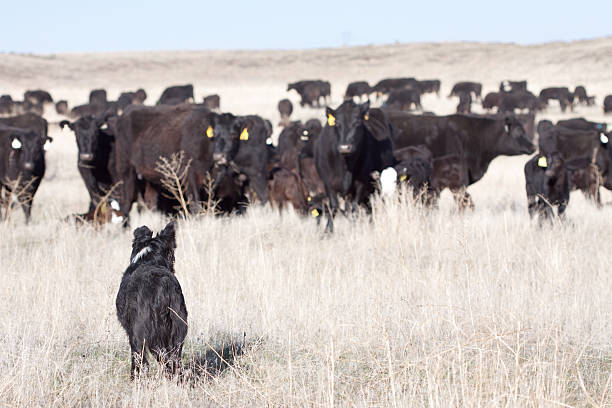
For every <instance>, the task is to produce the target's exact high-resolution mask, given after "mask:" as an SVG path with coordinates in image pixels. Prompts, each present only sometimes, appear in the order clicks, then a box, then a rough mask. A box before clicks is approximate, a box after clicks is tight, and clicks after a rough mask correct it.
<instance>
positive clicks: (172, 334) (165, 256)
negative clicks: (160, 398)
mask: <svg viewBox="0 0 612 408" xmlns="http://www.w3.org/2000/svg"><path fill="white" fill-rule="evenodd" d="M175 248H176V237H175V227H174V222H170V223H169V224H168V225H167V226H166V227H165V228H164V229H163V230H162V231H161V232H160V233H159V234H157V236H156V237H155V238H153V231H151V230H150V229H149V228H147V227H146V226H143V227H140V228H137V229H136V230H135V231H134V241H133V243H132V255H131V256H130V266H129V267H128V268H127V269H126V271H125V273H124V274H123V278H122V280H121V286H120V287H119V293H117V300H116V306H117V317H118V318H119V322H120V323H121V326H123V328H124V329H125V331H126V332H127V334H128V337H129V340H130V349H131V355H132V368H131V376H132V379H134V373H135V371H138V370H139V366H138V364H137V359H140V358H142V364H143V365H146V364H147V359H146V354H145V352H146V350H149V351H150V352H151V353H152V354H153V355H154V356H155V358H156V359H157V361H159V362H160V363H164V364H165V368H166V370H167V371H168V373H170V374H176V373H177V372H178V373H180V371H181V370H182V363H181V353H182V350H183V341H184V340H185V337H186V336H187V309H186V307H185V299H184V298H183V292H182V290H181V285H180V284H179V282H178V280H177V279H176V276H175V275H174V250H175Z"/></svg>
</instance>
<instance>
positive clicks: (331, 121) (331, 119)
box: [325, 106, 336, 126]
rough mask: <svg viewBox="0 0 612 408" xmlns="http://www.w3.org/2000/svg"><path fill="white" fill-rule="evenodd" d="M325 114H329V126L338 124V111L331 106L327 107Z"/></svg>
mask: <svg viewBox="0 0 612 408" xmlns="http://www.w3.org/2000/svg"><path fill="white" fill-rule="evenodd" d="M325 116H327V124H328V125H329V126H336V111H335V110H333V109H332V108H330V107H329V106H328V107H326V108H325Z"/></svg>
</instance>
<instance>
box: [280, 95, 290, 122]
mask: <svg viewBox="0 0 612 408" xmlns="http://www.w3.org/2000/svg"><path fill="white" fill-rule="evenodd" d="M278 112H279V113H280V117H281V121H280V123H279V126H287V125H288V124H289V118H290V117H291V114H292V113H293V104H292V103H291V101H290V100H289V99H281V100H280V101H279V102H278Z"/></svg>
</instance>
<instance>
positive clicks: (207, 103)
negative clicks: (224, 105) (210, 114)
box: [202, 94, 221, 111]
mask: <svg viewBox="0 0 612 408" xmlns="http://www.w3.org/2000/svg"><path fill="white" fill-rule="evenodd" d="M202 105H204V107H205V108H207V109H210V110H211V111H218V110H219V108H220V107H221V97H220V96H219V95H217V94H214V95H208V96H205V97H204V99H203V100H202Z"/></svg>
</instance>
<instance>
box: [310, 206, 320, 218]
mask: <svg viewBox="0 0 612 408" xmlns="http://www.w3.org/2000/svg"><path fill="white" fill-rule="evenodd" d="M310 215H311V216H312V218H317V217H318V216H319V210H317V209H316V208H314V209H313V210H312V211H311V212H310Z"/></svg>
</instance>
